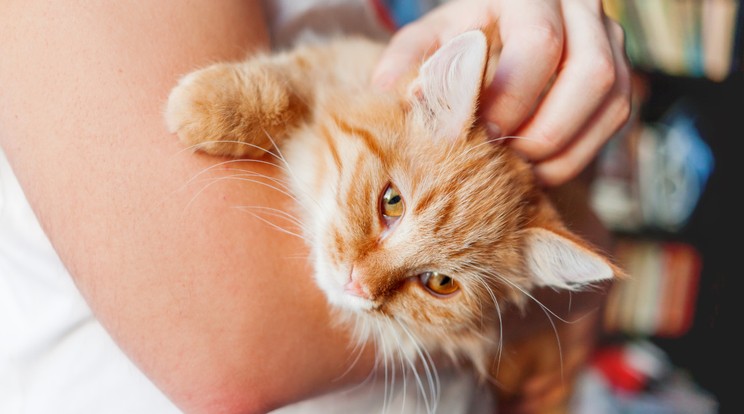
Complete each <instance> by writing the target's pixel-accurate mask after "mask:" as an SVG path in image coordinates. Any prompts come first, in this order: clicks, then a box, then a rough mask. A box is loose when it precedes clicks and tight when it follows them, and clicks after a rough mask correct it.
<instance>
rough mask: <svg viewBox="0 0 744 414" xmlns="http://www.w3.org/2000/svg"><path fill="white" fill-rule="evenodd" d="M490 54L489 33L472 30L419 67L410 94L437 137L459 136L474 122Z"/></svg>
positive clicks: (452, 41)
mask: <svg viewBox="0 0 744 414" xmlns="http://www.w3.org/2000/svg"><path fill="white" fill-rule="evenodd" d="M487 54H488V44H487V42H486V36H485V35H484V34H483V32H482V31H480V30H471V31H468V32H465V33H463V34H460V35H458V36H456V37H454V38H453V39H451V40H449V41H448V42H446V43H445V44H444V45H442V47H440V48H439V49H438V50H437V51H436V52H434V54H433V55H432V56H430V57H429V58H428V59H427V60H426V61H425V62H424V64H423V65H422V66H421V68H420V69H419V73H418V76H417V77H416V78H415V79H414V81H413V82H412V83H411V85H410V87H409V89H408V96H409V100H410V101H411V103H412V104H413V107H414V111H416V112H415V113H416V115H417V116H420V117H422V118H423V122H424V123H425V124H426V126H427V128H428V129H429V130H430V131H431V133H432V135H433V136H434V138H435V139H449V140H453V139H456V138H457V137H459V136H460V135H462V132H463V131H465V130H466V129H468V128H470V126H471V125H472V123H473V120H474V116H475V110H476V106H477V101H478V95H479V94H480V89H481V84H482V82H483V73H484V70H485V66H486V60H487V59H486V58H487Z"/></svg>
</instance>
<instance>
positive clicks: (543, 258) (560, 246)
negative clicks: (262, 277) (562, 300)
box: [525, 227, 618, 290]
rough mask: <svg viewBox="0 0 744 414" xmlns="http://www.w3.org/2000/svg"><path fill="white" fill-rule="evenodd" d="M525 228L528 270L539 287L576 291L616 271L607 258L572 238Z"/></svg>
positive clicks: (609, 276) (547, 231) (538, 229)
mask: <svg viewBox="0 0 744 414" xmlns="http://www.w3.org/2000/svg"><path fill="white" fill-rule="evenodd" d="M525 231H526V232H527V235H526V238H525V240H526V243H525V259H526V264H527V269H528V271H529V272H530V273H531V276H532V279H533V281H534V282H535V283H537V284H538V285H539V286H547V287H553V288H559V289H569V290H579V289H580V288H581V287H583V286H586V285H589V284H591V283H595V282H600V281H603V280H607V279H612V277H613V276H616V273H618V270H617V269H616V268H615V266H614V265H612V263H610V262H609V261H608V260H607V258H605V257H603V256H602V255H600V254H598V253H596V252H594V251H592V250H591V249H589V248H588V247H585V246H582V245H581V244H579V243H577V242H576V241H574V240H571V239H569V238H566V237H564V236H562V235H560V234H558V233H555V232H553V231H550V230H547V229H543V228H538V227H534V228H530V229H527V230H525Z"/></svg>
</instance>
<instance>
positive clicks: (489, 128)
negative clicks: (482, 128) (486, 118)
mask: <svg viewBox="0 0 744 414" xmlns="http://www.w3.org/2000/svg"><path fill="white" fill-rule="evenodd" d="M486 132H488V135H490V136H491V137H493V138H501V127H499V126H498V125H497V124H495V123H493V122H486Z"/></svg>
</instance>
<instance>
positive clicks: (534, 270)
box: [290, 36, 613, 353]
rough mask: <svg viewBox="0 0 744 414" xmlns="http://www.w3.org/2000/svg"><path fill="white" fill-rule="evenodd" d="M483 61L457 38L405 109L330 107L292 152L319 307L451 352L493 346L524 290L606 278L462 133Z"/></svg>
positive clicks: (427, 68) (508, 164)
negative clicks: (502, 315) (325, 303)
mask: <svg viewBox="0 0 744 414" xmlns="http://www.w3.org/2000/svg"><path fill="white" fill-rule="evenodd" d="M485 52H486V51H485V41H484V40H483V39H482V38H479V37H473V36H470V37H469V38H468V37H466V38H463V39H461V40H460V42H459V43H458V42H453V43H450V44H448V45H445V46H443V47H442V48H441V49H440V50H439V51H438V52H437V53H435V55H434V56H432V57H431V58H430V59H429V60H428V61H427V63H426V64H425V65H424V66H423V67H422V69H421V71H420V74H419V76H418V78H417V79H416V80H415V81H414V83H413V84H412V87H411V89H410V93H409V94H408V95H407V96H405V97H402V98H395V97H390V96H385V95H378V94H375V93H369V94H366V95H364V96H355V97H354V99H353V103H352V102H348V101H344V99H343V98H339V99H338V100H336V101H333V100H331V101H332V102H335V103H334V104H333V107H330V108H327V112H324V113H323V114H322V115H319V116H317V117H316V122H315V124H314V125H313V126H312V127H310V128H309V129H308V130H305V131H304V132H302V133H303V134H305V136H307V137H308V138H307V139H304V140H297V141H296V142H295V143H294V144H293V145H297V146H298V148H296V149H295V150H294V151H292V150H291V149H290V152H291V153H294V154H295V155H294V156H292V158H293V162H292V164H293V165H294V166H296V167H299V168H298V170H296V171H295V172H294V175H295V181H296V182H297V183H299V184H298V187H299V190H298V191H297V192H298V193H301V194H304V197H300V198H301V199H303V200H304V202H302V204H303V207H304V209H305V210H306V214H307V216H308V219H307V220H306V221H307V223H306V224H308V225H306V229H305V232H306V237H308V238H310V241H311V245H312V246H313V258H314V264H315V270H316V279H317V282H318V284H319V286H320V287H321V289H322V290H323V291H324V292H325V294H326V296H327V297H328V299H329V302H330V303H331V304H333V305H335V306H336V307H338V308H339V309H341V310H343V311H346V313H349V314H352V315H355V316H357V319H358V320H361V321H364V322H366V323H369V324H371V325H378V326H379V325H382V326H388V327H392V329H393V330H394V331H395V330H397V331H400V330H403V331H404V332H406V334H408V335H415V337H416V341H417V342H419V343H420V344H421V345H423V346H425V347H427V348H429V347H430V346H431V347H436V348H439V349H443V350H445V351H448V352H451V353H456V352H458V350H460V349H462V348H463V347H466V345H467V343H469V344H471V345H472V344H473V343H479V345H478V346H486V345H484V344H485V343H486V342H488V341H492V343H491V344H493V343H495V341H496V339H495V338H493V337H492V336H493V334H494V332H496V331H497V330H498V318H499V312H501V311H502V310H503V309H504V308H505V307H506V306H507V305H508V304H514V303H521V302H522V301H523V300H524V298H525V297H526V294H527V292H528V291H529V290H530V289H531V288H532V287H533V286H535V285H539V286H554V287H561V288H573V287H575V286H576V285H581V284H584V283H588V282H592V281H596V280H602V279H607V278H610V277H612V273H613V269H612V268H611V265H609V263H608V262H607V261H606V260H605V259H604V258H602V257H600V256H599V255H596V254H595V253H594V252H592V251H591V250H590V249H587V248H586V246H583V245H582V244H581V242H580V241H578V240H577V239H576V238H574V237H572V235H570V234H569V233H568V232H567V231H566V230H565V228H564V227H563V225H562V224H561V223H560V221H559V220H558V218H557V215H556V214H555V212H554V211H553V210H552V207H550V206H549V205H548V204H547V203H546V201H545V198H544V196H542V194H541V193H540V192H539V191H538V190H537V188H536V186H535V184H534V182H533V178H532V175H531V172H530V171H529V168H528V166H527V165H526V164H525V163H524V162H523V161H522V160H520V159H519V158H517V157H516V156H515V155H513V154H512V153H511V152H509V150H508V149H507V148H506V147H505V146H504V145H503V144H501V143H494V142H489V141H488V139H487V136H486V134H485V132H484V130H483V129H482V128H480V127H478V126H477V125H474V123H473V122H474V113H475V105H476V101H477V95H478V92H479V90H480V82H481V77H482V73H483V70H484V67H483V66H484V65H485ZM451 74H455V75H456V76H460V77H462V81H461V82H460V83H455V82H450V81H449V80H448V79H447V76H448V75H451ZM297 154H300V155H297ZM298 171H299V172H298ZM377 331H378V332H379V333H380V334H382V333H383V331H380V330H379V329H378V330H377ZM484 337H486V340H485V341H484V340H483V338H484Z"/></svg>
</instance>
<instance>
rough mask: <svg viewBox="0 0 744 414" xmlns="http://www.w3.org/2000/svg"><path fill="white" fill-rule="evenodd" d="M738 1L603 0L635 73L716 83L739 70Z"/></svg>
mask: <svg viewBox="0 0 744 414" xmlns="http://www.w3.org/2000/svg"><path fill="white" fill-rule="evenodd" d="M739 3H740V2H739V0H603V4H604V8H605V12H606V13H607V15H608V16H610V17H611V18H613V19H615V20H617V21H618V22H619V23H620V24H621V25H622V26H623V28H624V29H625V35H626V42H625V43H626V51H627V53H628V57H629V58H630V60H631V63H632V64H633V65H634V66H635V67H636V68H638V69H641V70H646V71H659V72H663V73H666V74H669V75H673V76H691V77H706V78H708V79H710V80H713V81H716V82H719V81H723V80H725V79H726V78H727V77H728V76H729V75H730V74H731V73H732V72H741V71H744V62H742V52H743V51H744V38H743V37H744V27H742V26H743V25H744V23H743V22H744V12H743V11H742V9H743V8H742V7H741V6H740V4H739Z"/></svg>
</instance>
